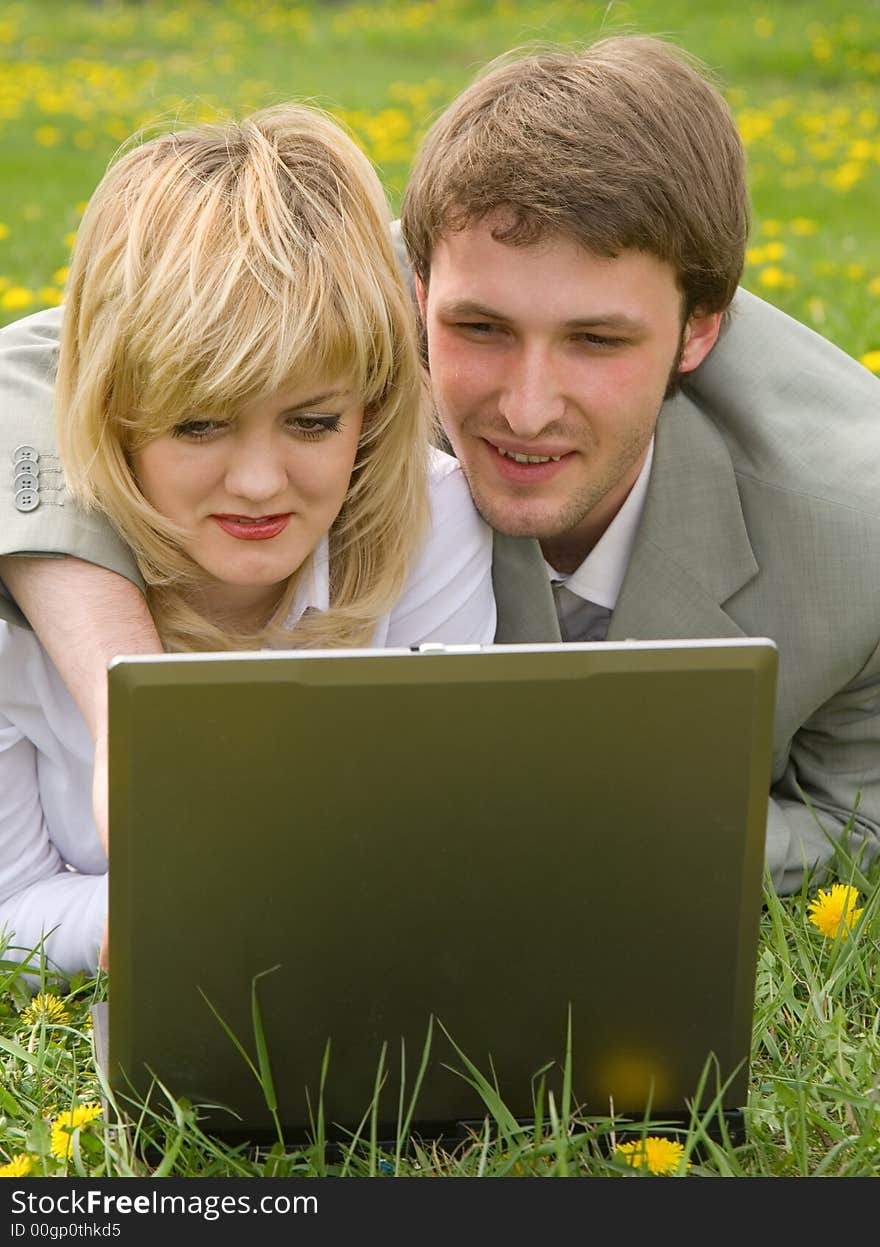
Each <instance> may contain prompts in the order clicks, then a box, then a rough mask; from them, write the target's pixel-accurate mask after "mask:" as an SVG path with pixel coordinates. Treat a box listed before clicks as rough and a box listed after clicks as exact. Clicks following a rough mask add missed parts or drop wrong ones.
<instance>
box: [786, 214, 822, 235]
mask: <svg viewBox="0 0 880 1247" xmlns="http://www.w3.org/2000/svg"><path fill="white" fill-rule="evenodd" d="M818 229H819V225H818V222H817V221H811V220H810V218H809V217H805V216H798V217H795V219H794V220H793V221H792V223H791V232H792V233H793V234H798V235H800V237H802V238H805V237H807V235H808V234H815V233H816V232H817V231H818Z"/></svg>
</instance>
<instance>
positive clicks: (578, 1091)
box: [96, 638, 777, 1142]
mask: <svg viewBox="0 0 880 1247" xmlns="http://www.w3.org/2000/svg"><path fill="white" fill-rule="evenodd" d="M776 670H777V653H776V648H775V646H774V644H773V642H772V641H770V640H767V639H762V638H759V639H753V638H743V639H735V640H687V641H679V640H674V641H627V642H619V643H618V642H606V643H603V644H592V643H583V644H556V645H553V644H549V645H547V644H545V645H504V646H494V645H491V646H483V647H479V646H441V645H426V646H421V647H419V648H418V649H414V650H404V649H400V650H385V651H375V650H371V651H366V650H351V651H339V650H335V651H311V652H309V651H298V652H291V653H288V652H283V653H282V652H271V651H262V652H259V653H246V654H224V655H219V654H175V655H162V656H150V657H145V656H142V657H123V658H118V659H116V660H114V662H113V663H112V664H111V666H110V671H109V725H110V735H109V772H110V809H109V816H110V828H111V864H110V918H109V922H110V965H109V975H110V977H109V990H108V1001H107V1004H106V1005H105V1006H100V1007H99V1008H98V1010H97V1016H96V1047H97V1056H98V1060H99V1063H100V1064H101V1065H102V1067H103V1068H104V1070H105V1073H106V1076H107V1078H108V1081H109V1085H110V1087H111V1088H112V1090H113V1091H114V1093H115V1097H116V1099H117V1103H118V1104H119V1105H122V1106H125V1105H127V1104H128V1105H130V1104H134V1103H136V1102H137V1101H138V1099H139V1098H146V1097H147V1096H148V1095H149V1094H150V1091H151V1085H152V1084H153V1079H156V1080H159V1082H161V1084H162V1085H163V1086H164V1087H165V1088H167V1089H168V1090H169V1091H170V1092H171V1093H172V1094H173V1095H175V1096H178V1097H180V1096H185V1097H187V1098H188V1099H189V1100H190V1101H192V1102H193V1103H194V1104H196V1105H199V1106H202V1109H201V1112H202V1114H203V1128H204V1129H205V1130H207V1131H209V1132H212V1133H214V1134H216V1135H218V1136H220V1137H224V1138H230V1139H234V1140H235V1139H250V1140H253V1141H254V1142H260V1141H263V1140H265V1139H269V1138H274V1137H275V1125H274V1120H273V1114H272V1112H271V1111H270V1105H269V1101H271V1100H272V1099H273V1094H274V1097H275V1099H277V1114H278V1120H279V1122H280V1124H281V1126H282V1129H283V1131H284V1134H285V1138H286V1139H287V1140H288V1141H289V1142H299V1141H305V1140H307V1139H308V1138H310V1137H311V1136H312V1132H313V1129H314V1126H315V1123H316V1120H317V1114H318V1108H319V1102H320V1107H321V1110H322V1115H323V1120H324V1123H325V1129H326V1135H327V1137H328V1138H330V1139H333V1138H338V1139H339V1140H344V1139H346V1138H348V1137H350V1133H351V1132H353V1131H356V1130H357V1129H358V1127H359V1125H360V1124H361V1123H362V1122H363V1121H364V1119H365V1117H367V1118H369V1115H370V1110H371V1105H374V1100H375V1106H374V1108H373V1112H374V1117H375V1123H376V1127H377V1129H378V1131H379V1134H378V1137H379V1138H380V1139H381V1138H390V1139H393V1138H395V1135H396V1132H397V1129H398V1125H399V1122H400V1119H401V1115H403V1116H404V1117H405V1118H406V1121H407V1123H408V1126H409V1130H410V1133H411V1134H413V1135H416V1136H419V1137H421V1138H425V1139H430V1138H440V1139H447V1138H455V1137H461V1135H462V1134H463V1133H464V1132H466V1131H467V1129H468V1128H469V1124H470V1123H474V1122H477V1123H480V1122H481V1121H482V1120H483V1119H484V1117H485V1116H486V1115H487V1111H488V1110H487V1107H486V1099H485V1095H484V1093H485V1087H484V1088H483V1093H481V1091H480V1089H479V1083H480V1078H481V1077H482V1078H485V1080H486V1083H487V1084H488V1085H489V1086H491V1087H492V1088H494V1089H495V1090H497V1093H498V1095H499V1096H500V1098H501V1100H502V1101H503V1103H504V1105H505V1106H506V1110H507V1112H508V1113H509V1114H510V1115H511V1117H512V1118H515V1119H516V1120H518V1121H524V1122H527V1121H530V1120H532V1119H533V1118H534V1116H535V1113H536V1103H538V1102H541V1103H543V1106H544V1107H543V1113H544V1117H545V1119H546V1111H547V1101H546V1095H547V1092H548V1091H550V1090H552V1091H553V1093H554V1096H555V1097H556V1104H557V1106H558V1105H559V1104H560V1100H561V1095H562V1085H563V1071H564V1067H565V1064H566V1052H567V1044H568V1040H569V1035H570V1074H571V1095H572V1103H573V1104H574V1105H575V1106H577V1108H578V1111H579V1113H580V1114H582V1115H583V1116H585V1117H588V1118H589V1117H593V1118H597V1119H602V1118H607V1117H608V1116H609V1115H610V1114H613V1115H614V1117H615V1120H616V1121H617V1122H618V1124H619V1125H622V1124H623V1123H625V1122H626V1121H627V1120H632V1121H635V1122H640V1121H643V1120H644V1119H645V1116H646V1114H647V1115H648V1116H649V1117H650V1119H651V1120H652V1121H661V1120H663V1121H667V1122H670V1123H672V1124H673V1126H674V1124H675V1123H676V1122H681V1123H686V1122H687V1120H688V1119H689V1116H690V1110H691V1106H692V1105H693V1106H695V1107H696V1108H697V1109H698V1110H703V1109H704V1108H705V1107H706V1106H707V1105H711V1104H712V1102H713V1100H715V1099H716V1097H717V1108H718V1112H717V1113H715V1114H714V1115H713V1120H718V1118H719V1116H720V1115H724V1117H725V1119H726V1121H727V1128H728V1130H729V1131H730V1133H731V1134H732V1135H733V1136H734V1137H735V1138H736V1137H741V1133H742V1132H741V1125H742V1108H743V1106H744V1105H745V1103H746V1099H747V1088H748V1062H749V1047H750V1039H751V1028H752V1014H753V1004H754V983H755V969H756V957H757V942H758V928H759V919H760V913H761V906H762V872H763V857H764V837H765V821H766V816H767V801H768V792H769V787H770V767H771V739H772V727H773V708H774V698H775V681H776ZM261 1046H262V1051H263V1052H264V1053H265V1054H266V1056H267V1059H268V1066H269V1068H270V1070H271V1086H269V1084H268V1080H267V1079H266V1077H265V1066H261V1061H260V1052H261ZM245 1054H246V1055H245ZM423 1060H424V1062H425V1067H424V1070H423V1076H422V1077H421V1082H420V1088H419V1092H418V1095H417V1097H416V1098H415V1101H414V1102H413V1101H412V1096H413V1088H414V1085H415V1083H416V1081H417V1076H418V1074H419V1070H420V1065H421V1064H422V1062H423ZM261 1069H262V1071H263V1077H262V1078H261V1079H258V1078H257V1077H256V1073H255V1071H256V1072H259V1071H260V1070H261ZM377 1086H378V1087H380V1088H381V1089H380V1090H379V1091H378V1095H377ZM267 1089H268V1095H267ZM152 1094H153V1099H152V1102H153V1103H156V1102H157V1092H156V1090H155V1087H154V1088H153V1093H152ZM542 1097H543V1099H542ZM490 1098H491V1097H490ZM162 1099H163V1097H162V1095H161V1093H158V1101H159V1102H161V1101H162ZM401 1106H403V1108H402V1107H401ZM135 1111H136V1110H135V1109H131V1112H132V1113H134V1112H135Z"/></svg>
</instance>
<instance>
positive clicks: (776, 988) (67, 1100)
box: [0, 864, 880, 1178]
mask: <svg viewBox="0 0 880 1247" xmlns="http://www.w3.org/2000/svg"><path fill="white" fill-rule="evenodd" d="M841 874H842V877H843V878H844V879H846V880H851V881H852V886H854V887H857V889H858V893H859V899H858V908H859V909H860V910H861V912H860V914H859V915H858V916H857V918H854V917H853V916H851V917H850V922H849V923H846V922H844V923H843V924H842V925H841V926H840V927H839V928H837V929H835V930H831V932H830V933H829V934H823V933H822V932H821V931H820V930H818V929H817V927H816V926H815V925H814V923H813V922H812V921H811V920H810V905H809V901H810V898H811V897H815V896H816V888H815V887H810V886H808V885H807V883H805V884H804V887H803V889H802V891H801V892H800V893H799V894H798V895H796V896H793V897H786V898H779V897H777V896H776V895H775V894H774V893H773V891H772V889H771V888H770V887H769V886H767V887H765V893H764V910H763V913H762V918H761V930H760V939H759V948H758V958H757V977H756V991H755V1009H754V1023H753V1033H752V1057H751V1070H750V1080H749V1094H748V1104H747V1106H746V1108H745V1141H743V1142H739V1143H735V1142H733V1141H731V1140H730V1139H729V1138H725V1137H724V1126H723V1124H722V1122H721V1121H720V1120H719V1118H718V1115H717V1113H716V1112H715V1111H714V1110H713V1104H715V1103H716V1100H715V1099H713V1096H714V1094H715V1093H714V1091H713V1088H715V1086H716V1080H715V1076H714V1072H713V1069H712V1065H711V1062H707V1067H706V1071H705V1091H706V1094H705V1095H702V1094H701V1091H702V1088H701V1087H697V1086H695V1087H694V1102H695V1103H700V1104H702V1105H703V1106H704V1107H703V1108H702V1109H701V1111H699V1112H696V1111H694V1112H692V1114H691V1124H690V1127H689V1129H688V1130H687V1131H686V1132H679V1133H673V1134H672V1135H670V1132H669V1131H665V1130H664V1129H663V1123H661V1122H656V1121H652V1120H651V1118H650V1117H646V1118H645V1119H644V1120H643V1121H641V1122H632V1121H625V1120H623V1119H620V1118H618V1119H615V1118H614V1117H613V1116H611V1115H607V1114H606V1115H604V1116H596V1115H595V1110H594V1112H593V1113H592V1114H590V1115H588V1114H586V1113H585V1112H584V1111H583V1110H582V1109H581V1108H580V1107H579V1106H578V1104H577V1101H576V1088H574V1087H573V1086H572V1079H571V1059H570V1053H571V1044H572V1036H571V1034H570V1032H569V1036H568V1048H567V1054H568V1055H567V1059H566V1061H565V1062H564V1065H563V1070H562V1082H561V1089H560V1092H559V1094H558V1095H557V1097H554V1095H553V1094H552V1092H550V1091H548V1090H546V1088H544V1089H542V1088H543V1082H542V1080H541V1079H537V1080H536V1081H535V1083H534V1084H533V1085H534V1087H535V1088H536V1090H535V1092H534V1100H535V1121H534V1122H533V1123H531V1124H528V1125H522V1124H518V1123H517V1121H516V1120H515V1118H514V1117H513V1116H512V1115H511V1113H510V1111H509V1110H508V1108H507V1107H506V1105H505V1103H504V1100H503V1098H502V1097H501V1096H500V1095H499V1093H498V1091H497V1089H496V1088H495V1086H494V1085H493V1082H492V1079H491V1077H490V1076H488V1074H487V1071H481V1070H480V1069H478V1068H477V1067H476V1066H475V1065H474V1064H473V1063H472V1062H471V1061H470V1059H469V1058H468V1055H467V1054H466V1053H465V1052H462V1051H461V1050H460V1049H457V1048H456V1049H455V1050H456V1053H457V1058H458V1060H457V1067H456V1068H457V1069H458V1071H459V1073H460V1074H461V1076H462V1077H465V1078H467V1079H468V1080H469V1081H470V1082H471V1084H472V1085H473V1086H474V1087H475V1088H476V1089H477V1090H478V1091H479V1093H480V1096H481V1098H482V1101H483V1103H484V1105H485V1120H484V1122H483V1123H482V1126H480V1127H478V1128H475V1130H474V1131H473V1134H472V1136H471V1137H469V1138H467V1139H464V1140H462V1141H461V1142H460V1143H458V1144H457V1145H449V1144H447V1145H445V1146H444V1145H442V1144H438V1143H427V1142H424V1141H418V1140H416V1139H414V1138H413V1137H412V1136H411V1132H410V1123H411V1122H412V1121H414V1120H417V1119H418V1088H419V1085H420V1082H421V1078H422V1076H423V1073H424V1069H425V1065H426V1062H427V1061H428V1059H429V1052H430V1046H431V1035H430V1033H429V1034H428V1036H427V1037H426V1043H425V1047H424V1049H423V1050H422V1052H421V1053H418V1054H416V1060H415V1061H414V1064H413V1068H411V1069H410V1070H409V1075H408V1079H409V1086H410V1088H411V1090H409V1091H408V1092H406V1093H404V1091H403V1089H401V1091H400V1092H399V1094H398V1092H397V1090H396V1089H390V1088H386V1093H388V1092H390V1094H391V1095H392V1097H395V1096H397V1097H398V1102H397V1121H398V1126H397V1131H396V1138H395V1139H394V1140H393V1141H392V1142H391V1143H390V1144H389V1143H388V1142H387V1141H385V1142H384V1145H383V1143H382V1142H381V1141H380V1138H379V1131H378V1129H377V1122H378V1092H379V1087H380V1085H381V1084H382V1082H383V1080H384V1077H385V1073H386V1053H385V1052H383V1054H382V1058H381V1060H380V1062H379V1065H378V1067H377V1071H376V1085H375V1091H374V1096H373V1098H372V1100H371V1102H370V1103H368V1104H365V1105H364V1114H363V1118H362V1121H361V1123H360V1127H359V1129H358V1130H357V1131H355V1132H354V1133H353V1135H352V1136H351V1137H350V1138H349V1139H348V1140H347V1142H345V1143H343V1144H342V1145H339V1144H337V1145H335V1146H333V1145H331V1144H329V1143H328V1137H329V1136H330V1128H331V1126H332V1123H330V1122H328V1121H326V1120H325V1118H324V1114H323V1109H322V1096H321V1091H322V1090H323V1088H324V1086H325V1085H326V1080H327V1079H328V1078H332V1063H331V1067H330V1072H329V1073H328V1058H327V1056H325V1061H324V1066H323V1068H322V1071H321V1079H320V1088H319V1093H318V1096H317V1101H316V1103H315V1104H314V1105H313V1106H312V1108H313V1112H312V1123H313V1126H312V1131H311V1138H310V1141H309V1142H308V1143H307V1144H305V1145H299V1146H292V1145H290V1144H288V1143H286V1142H285V1140H284V1135H283V1130H282V1128H281V1126H280V1124H279V1126H278V1132H277V1138H276V1140H275V1142H274V1143H273V1144H272V1145H267V1146H264V1147H252V1146H248V1145H246V1144H241V1143H238V1144H236V1145H232V1144H230V1143H229V1142H224V1141H223V1140H222V1139H220V1138H217V1137H215V1136H213V1135H212V1134H211V1133H210V1132H208V1131H206V1130H205V1128H204V1125H203V1116H204V1115H203V1114H202V1113H201V1112H200V1110H199V1108H198V1107H197V1106H194V1105H192V1104H190V1103H187V1102H185V1101H177V1100H175V1098H174V1096H173V1093H172V1090H171V1089H170V1088H165V1087H162V1086H158V1085H157V1086H155V1087H154V1089H153V1092H152V1093H151V1095H150V1096H149V1097H148V1098H147V1100H145V1101H139V1102H137V1103H136V1105H135V1106H134V1107H132V1106H131V1105H128V1106H123V1107H127V1114H128V1119H129V1120H128V1124H127V1125H125V1126H123V1125H121V1124H119V1122H118V1121H117V1120H116V1114H114V1112H113V1107H114V1105H115V1106H116V1109H117V1111H118V1109H119V1107H120V1106H119V1105H118V1104H117V1103H116V1101H115V1100H114V1097H113V1095H112V1093H111V1092H110V1091H109V1089H108V1088H107V1086H106V1085H105V1084H104V1083H103V1081H102V1079H101V1077H100V1075H99V1073H98V1071H97V1070H96V1067H95V1062H94V1056H93V1050H92V1036H91V1026H90V1021H89V1006H90V1005H91V1004H92V1003H94V1002H96V1001H100V1000H103V999H105V998H106V989H107V980H106V976H104V975H100V976H99V978H98V979H95V980H80V981H77V982H74V983H72V984H70V985H66V986H65V990H64V993H63V994H61V991H60V989H59V988H54V989H53V988H52V986H51V984H49V983H46V984H44V988H45V991H44V994H43V995H42V996H40V997H39V998H37V1000H36V1002H35V1001H34V999H33V998H32V994H31V990H30V989H29V988H28V986H27V985H26V984H25V982H24V979H23V976H22V973H21V968H20V966H18V965H15V964H13V963H10V962H4V963H2V969H0V1063H2V1064H0V1068H2V1075H0V1164H4V1163H5V1164H10V1163H12V1162H14V1161H15V1158H26V1159H23V1160H22V1159H19V1160H18V1162H17V1164H18V1165H19V1166H22V1167H26V1166H29V1167H30V1173H31V1175H32V1176H41V1175H44V1176H79V1177H137V1176H156V1177H259V1176H283V1177H299V1178H306V1177H322V1176H328V1175H335V1176H343V1177H344V1176H355V1177H365V1176H371V1177H373V1176H379V1177H381V1176H386V1175H397V1176H418V1177H435V1176H445V1177H484V1176H485V1177H551V1176H580V1177H615V1176H616V1177H638V1176H652V1174H651V1170H650V1169H648V1170H646V1169H644V1168H643V1167H640V1166H638V1165H635V1166H634V1165H633V1163H632V1162H631V1159H628V1158H627V1155H626V1152H625V1150H619V1148H618V1145H620V1144H624V1145H625V1144H626V1143H630V1144H632V1143H634V1144H635V1145H636V1148H637V1149H638V1148H642V1147H645V1146H647V1147H648V1149H649V1150H648V1152H647V1160H648V1162H649V1163H651V1164H653V1165H655V1166H656V1167H658V1168H663V1166H664V1165H668V1166H669V1168H670V1172H671V1173H672V1174H674V1175H676V1176H687V1177H690V1178H697V1177H820V1176H833V1177H880V1096H878V1092H880V1082H878V1070H880V1018H878V1010H877V992H878V985H880V864H877V865H876V866H875V868H873V869H872V870H871V871H870V872H869V873H868V875H867V876H865V875H862V874H861V873H860V872H858V871H857V870H855V869H854V868H853V867H851V866H850V867H849V868H847V869H846V871H845V872H843V871H842V872H841ZM823 886H824V889H825V891H826V893H827V892H829V891H830V888H831V884H830V882H826V883H825V884H824V885H823ZM252 1016H253V1021H254V1038H255V1040H256V1043H255V1047H256V1052H257V1056H256V1060H255V1061H254V1060H252V1059H251V1058H250V1057H249V1056H248V1055H247V1052H246V1050H245V1049H246V1046H248V1045H244V1044H243V1045H242V1048H241V1056H242V1059H243V1060H247V1061H248V1063H249V1064H250V1065H251V1069H252V1072H253V1074H254V1076H255V1077H257V1078H258V1079H259V1080H260V1082H261V1084H262V1086H263V1089H264V1093H265V1095H266V1099H267V1104H268V1105H269V1107H270V1108H271V1107H272V1105H273V1102H274V1100H273V1097H274V1088H273V1086H272V1075H271V1053H269V1052H268V1051H267V1050H266V1045H265V1043H262V1044H261V1043H260V1038H261V1021H260V1013H259V1004H258V997H257V987H256V984H254V991H253V997H252ZM217 1024H218V1025H225V1024H224V1023H223V1022H222V1019H220V1018H218V1019H217ZM438 1025H439V1024H438ZM434 1038H435V1039H436V1035H435V1037H434ZM450 1038H452V1037H450ZM236 1042H239V1043H240V1042H241V1037H237V1038H236ZM575 1042H576V1039H575ZM453 1047H454V1044H453ZM102 1099H105V1100H109V1103H108V1102H105V1104H104V1106H103V1107H104V1110H105V1111H101V1112H100V1113H99V1115H97V1116H95V1117H92V1118H91V1119H89V1113H90V1112H94V1109H91V1110H89V1109H88V1108H84V1106H90V1105H98V1106H100V1105H101V1104H102ZM682 1107H683V1108H684V1106H682ZM71 1113H73V1114H74V1116H73V1117H70V1116H65V1115H67V1114H71ZM78 1116H84V1117H85V1118H87V1120H84V1121H83V1123H82V1124H81V1125H77V1121H78ZM59 1120H60V1123H61V1124H60V1125H59ZM65 1124H67V1125H68V1126H70V1127H72V1133H71V1132H70V1131H66V1130H65V1129H64V1125H65ZM665 1136H669V1138H665ZM654 1137H658V1138H661V1139H664V1142H662V1143H661V1144H659V1145H658V1144H654V1143H652V1144H648V1145H645V1144H644V1143H643V1141H642V1140H643V1138H654ZM68 1139H69V1143H68ZM670 1140H672V1146H670ZM658 1149H659V1151H658ZM65 1150H66V1151H67V1152H68V1155H67V1156H66V1158H65V1156H64V1153H65ZM638 1155H639V1153H638V1151H637V1156H638ZM0 1173H2V1170H0Z"/></svg>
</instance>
